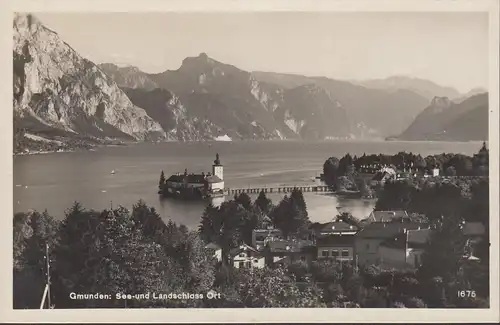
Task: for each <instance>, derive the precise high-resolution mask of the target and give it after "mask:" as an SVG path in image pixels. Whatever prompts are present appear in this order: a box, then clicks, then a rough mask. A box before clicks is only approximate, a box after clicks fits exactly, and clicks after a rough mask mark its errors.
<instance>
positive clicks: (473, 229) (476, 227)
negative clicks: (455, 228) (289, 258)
mask: <svg viewBox="0 0 500 325" xmlns="http://www.w3.org/2000/svg"><path fill="white" fill-rule="evenodd" d="M462 231H463V233H464V235H465V236H466V237H467V238H468V239H469V240H471V241H472V242H479V241H480V240H481V237H482V236H483V235H484V234H485V233H486V227H485V226H484V225H483V223H482V222H466V223H465V224H464V228H463V230H462Z"/></svg>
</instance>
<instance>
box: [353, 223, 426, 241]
mask: <svg viewBox="0 0 500 325" xmlns="http://www.w3.org/2000/svg"><path fill="white" fill-rule="evenodd" d="M427 227H428V225H426V224H422V223H417V222H372V223H369V224H367V225H366V226H365V227H364V228H363V229H362V230H361V231H360V232H358V233H357V234H356V237H357V238H366V239H369V238H370V239H387V238H391V237H393V236H395V235H396V234H398V233H402V232H403V231H404V229H410V230H413V229H418V228H420V229H423V228H427Z"/></svg>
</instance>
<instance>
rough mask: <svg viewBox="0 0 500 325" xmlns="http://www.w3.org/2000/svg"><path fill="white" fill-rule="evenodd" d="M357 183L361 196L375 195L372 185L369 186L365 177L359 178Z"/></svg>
mask: <svg viewBox="0 0 500 325" xmlns="http://www.w3.org/2000/svg"><path fill="white" fill-rule="evenodd" d="M356 183H357V184H356V186H357V188H358V190H359V191H360V193H361V196H362V197H363V198H371V197H373V191H372V189H371V188H370V186H368V184H367V182H366V180H365V179H364V178H358V179H357V180H356Z"/></svg>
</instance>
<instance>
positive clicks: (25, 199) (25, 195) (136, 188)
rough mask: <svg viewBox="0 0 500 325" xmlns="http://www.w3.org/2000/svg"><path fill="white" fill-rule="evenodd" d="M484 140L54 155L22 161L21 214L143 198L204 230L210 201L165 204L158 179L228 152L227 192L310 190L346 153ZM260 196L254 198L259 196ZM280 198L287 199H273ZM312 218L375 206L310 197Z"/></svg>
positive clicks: (18, 164)
mask: <svg viewBox="0 0 500 325" xmlns="http://www.w3.org/2000/svg"><path fill="white" fill-rule="evenodd" d="M480 145H481V144H480V143H475V142H466V143H457V142H454V143H451V142H397V141H393V142H392V141H391V142H367V141H364V142H361V141H342V142H340V141H339V142H337V141H328V142H299V141H262V142H260V141H248V142H213V143H211V144H209V143H174V142H172V143H159V144H137V145H133V146H129V147H106V148H98V149H96V151H85V152H76V153H54V154H44V155H29V156H15V157H14V184H13V185H14V186H13V191H14V212H21V211H27V210H29V209H36V210H39V211H42V210H45V209H47V210H48V212H49V213H50V214H51V215H53V216H55V217H57V218H59V219H61V218H63V217H64V211H65V209H67V208H69V207H70V206H71V205H72V203H73V202H74V201H75V200H77V201H79V202H81V203H82V204H83V205H84V207H87V208H94V209H104V208H107V207H109V206H110V204H111V202H112V204H113V205H114V206H117V205H123V206H125V207H131V206H132V204H134V203H135V202H137V201H138V200H139V199H143V200H144V201H146V203H147V204H149V205H153V206H155V207H156V208H157V209H158V211H159V213H160V214H161V215H162V217H163V218H164V219H165V220H168V219H169V218H170V219H172V220H174V221H176V222H181V223H184V224H185V225H187V226H188V227H196V226H197V225H198V222H199V218H200V216H201V213H202V211H203V209H204V204H203V203H202V202H199V203H192V202H190V203H186V202H180V201H172V200H169V201H163V202H160V200H159V199H158V194H157V190H158V179H159V176H160V171H161V170H163V171H164V172H165V175H166V176H167V177H168V176H169V175H170V174H173V173H176V172H183V171H184V168H188V171H189V172H194V173H196V172H202V171H205V172H208V171H211V165H212V163H213V160H214V158H215V153H217V152H218V153H219V154H220V158H221V162H222V164H223V165H224V179H225V183H226V187H233V188H235V187H248V186H273V185H306V184H311V185H312V184H314V177H315V176H318V175H319V173H321V171H322V166H323V163H324V161H325V159H326V158H328V157H330V156H336V157H341V156H343V155H344V154H346V153H348V152H349V153H351V154H353V155H362V154H363V153H366V154H370V153H376V154H378V153H385V154H395V153H397V152H399V151H405V150H406V151H412V152H414V153H420V154H422V155H428V154H437V153H443V152H451V153H464V154H469V155H471V154H473V153H475V152H477V150H478V148H480ZM112 170H114V171H115V174H114V175H112V174H111V171H112ZM255 196H256V195H254V197H255ZM270 197H271V198H272V200H273V201H275V202H276V201H278V200H279V199H280V198H281V197H282V194H281V195H280V194H277V193H276V194H270ZM305 198H306V203H307V206H308V211H309V215H310V218H311V219H312V220H313V221H318V222H326V221H330V220H331V219H332V218H333V217H334V216H335V215H336V214H337V207H339V206H340V207H343V209H345V210H348V211H350V212H351V213H353V215H354V216H356V217H360V218H361V217H365V216H367V215H368V214H369V213H370V211H371V210H372V209H373V206H374V202H373V201H369V200H368V201H365V200H342V199H338V198H336V197H333V196H329V195H324V194H323V195H322V194H314V193H305Z"/></svg>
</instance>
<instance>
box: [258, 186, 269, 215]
mask: <svg viewBox="0 0 500 325" xmlns="http://www.w3.org/2000/svg"><path fill="white" fill-rule="evenodd" d="M255 205H256V206H258V207H259V209H260V210H261V211H262V212H263V213H264V214H266V215H267V214H269V212H271V209H272V201H271V199H268V198H267V196H266V193H265V192H264V191H260V193H259V196H258V197H257V199H256V200H255Z"/></svg>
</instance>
